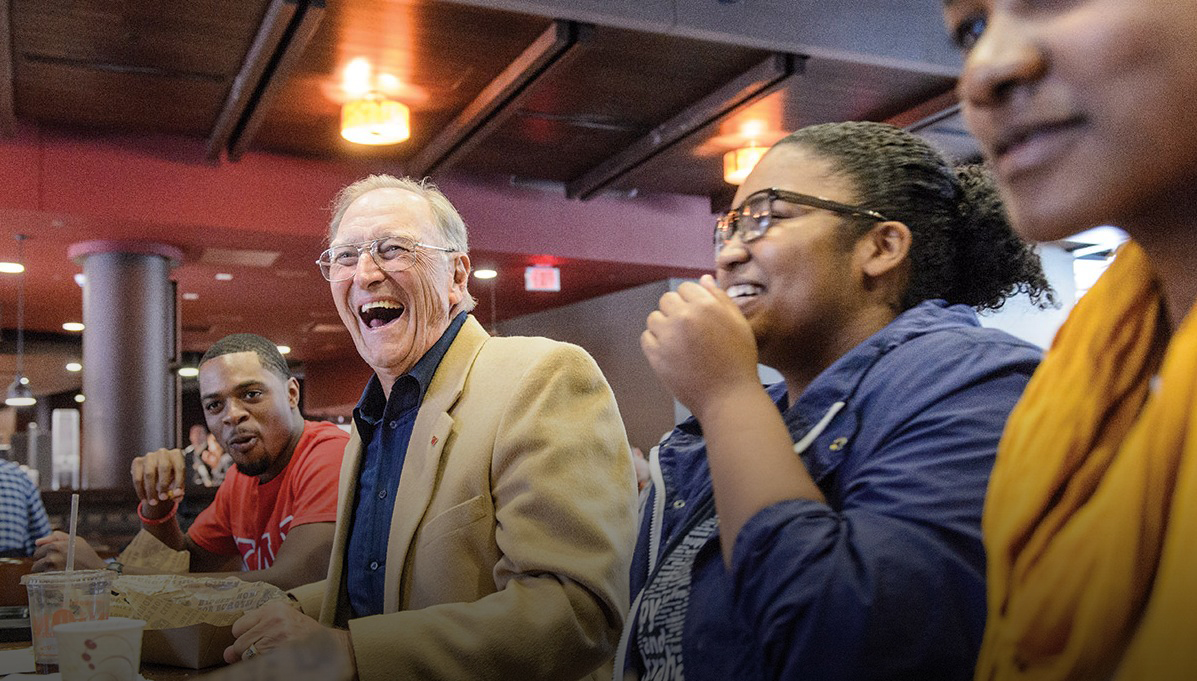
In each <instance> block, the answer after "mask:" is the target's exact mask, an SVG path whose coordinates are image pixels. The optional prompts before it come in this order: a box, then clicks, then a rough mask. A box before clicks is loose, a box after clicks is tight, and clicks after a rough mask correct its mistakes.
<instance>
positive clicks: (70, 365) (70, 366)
mask: <svg viewBox="0 0 1197 681" xmlns="http://www.w3.org/2000/svg"><path fill="white" fill-rule="evenodd" d="M66 370H67V371H70V372H72V373H74V372H78V371H83V365H82V364H80V363H78V362H67V365H66Z"/></svg>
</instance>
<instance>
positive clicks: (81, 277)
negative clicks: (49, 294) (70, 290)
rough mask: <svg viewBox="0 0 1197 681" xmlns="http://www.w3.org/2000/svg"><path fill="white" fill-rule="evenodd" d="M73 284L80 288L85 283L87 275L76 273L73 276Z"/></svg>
mask: <svg viewBox="0 0 1197 681" xmlns="http://www.w3.org/2000/svg"><path fill="white" fill-rule="evenodd" d="M75 283H76V284H78V285H79V287H80V288H82V287H83V285H84V284H86V283H87V275H85V274H83V273H82V272H78V273H76V274H75Z"/></svg>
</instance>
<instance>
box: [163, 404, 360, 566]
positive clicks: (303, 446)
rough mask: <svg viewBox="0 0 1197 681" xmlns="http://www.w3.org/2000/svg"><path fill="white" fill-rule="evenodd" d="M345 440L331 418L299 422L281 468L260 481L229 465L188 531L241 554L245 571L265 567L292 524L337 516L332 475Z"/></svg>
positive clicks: (220, 551) (215, 548)
mask: <svg viewBox="0 0 1197 681" xmlns="http://www.w3.org/2000/svg"><path fill="white" fill-rule="evenodd" d="M348 442H349V434H348V433H346V432H345V431H343V430H341V429H340V428H338V427H337V426H335V425H333V424H331V423H320V422H315V421H304V426H303V435H301V436H300V437H299V442H298V443H296V445H295V453H294V454H293V455H292V456H291V461H290V462H288V463H287V467H286V468H284V469H283V472H282V473H280V474H279V475H277V476H275V478H274V479H273V480H271V481H270V482H268V483H266V484H264V485H262V484H259V483H258V479H257V478H256V477H253V476H249V475H243V474H242V473H241V472H240V471H238V470H237V467H236V466H233V467H231V468H229V471H228V474H227V475H226V476H225V479H224V482H223V483H221V485H220V488H219V489H217V490H216V498H215V499H213V501H212V504H211V505H210V506H208V508H205V509H204V510H203V511H202V512H201V513H200V514H199V517H197V518H196V519H195V522H194V523H192V524H191V527H190V529H188V530H187V534H188V535H189V536H190V537H191V540H192V541H194V542H195V543H196V544H198V545H199V546H201V547H203V548H205V549H207V550H208V551H211V552H212V553H215V554H217V555H221V556H231V555H234V554H237V553H240V554H241V562H242V569H244V570H265V569H266V568H268V567H270V566H271V565H273V564H274V557H275V554H276V553H277V552H278V548H279V546H282V543H283V540H284V539H286V538H287V533H288V532H290V531H291V528H292V527H298V526H300V525H306V524H307V523H325V522H334V521H336V519H337V478H338V477H339V476H340V473H341V458H342V457H343V456H344V454H345V445H346V443H348Z"/></svg>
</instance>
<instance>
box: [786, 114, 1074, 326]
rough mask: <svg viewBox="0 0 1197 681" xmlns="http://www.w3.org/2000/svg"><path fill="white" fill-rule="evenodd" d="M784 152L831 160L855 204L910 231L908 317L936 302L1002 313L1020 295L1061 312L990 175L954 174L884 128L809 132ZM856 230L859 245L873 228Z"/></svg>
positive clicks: (910, 139)
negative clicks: (851, 191)
mask: <svg viewBox="0 0 1197 681" xmlns="http://www.w3.org/2000/svg"><path fill="white" fill-rule="evenodd" d="M778 144H779V145H780V144H798V145H801V146H802V147H804V148H806V149H807V150H809V151H811V152H812V153H814V154H816V155H818V156H820V157H822V158H825V159H827V160H828V161H830V162H831V163H832V165H833V166H834V168H835V172H836V173H837V174H838V175H840V176H842V177H844V178H846V179H847V180H848V181H849V182H851V183H852V185H853V187H854V188H855V193H856V203H857V204H858V205H861V206H865V207H867V208H869V209H871V210H875V211H877V212H879V213H881V214H882V215H885V216H886V217H888V218H890V219H891V220H897V221H900V222H902V223H904V224H905V225H906V226H907V227H909V228H910V232H911V237H912V238H911V246H910V256H909V257H910V277H909V281H908V283H907V288H906V291H905V292H904V293H903V295H902V297H901V309H902V310H907V309H909V308H911V307H914V306H915V305H918V304H919V303H920V302H922V301H924V300H930V299H933V298H942V299H944V300H946V301H947V302H949V303H963V304H965V305H969V306H971V307H973V308H975V309H978V310H985V309H997V308H999V307H1001V306H1002V304H1003V303H1004V302H1005V301H1006V299H1007V298H1009V297H1011V296H1013V295H1015V294H1018V293H1026V294H1027V295H1028V296H1029V297H1030V299H1031V301H1032V303H1034V304H1035V305H1037V306H1038V307H1040V308H1045V307H1050V306H1054V305H1055V304H1056V299H1055V292H1054V291H1053V290H1052V288H1051V285H1050V284H1048V282H1047V278H1046V277H1045V276H1044V274H1043V266H1042V264H1041V263H1040V261H1039V256H1038V254H1037V253H1036V252H1035V249H1034V247H1033V246H1032V245H1031V244H1028V243H1026V242H1024V241H1022V239H1020V238H1019V237H1018V235H1017V234H1015V232H1014V230H1013V229H1012V228H1011V227H1010V223H1009V221H1008V220H1007V218H1006V212H1005V209H1004V208H1003V206H1002V202H1001V199H1000V198H999V197H998V193H997V187H996V186H995V185H994V183H993V179H992V178H991V177H990V175H989V173H988V172H987V171H986V169H985V168H984V167H982V166H979V165H970V166H961V167H960V168H953V167H952V166H951V165H950V164H949V163H948V162H947V161H946V160H945V159H944V157H943V156H942V155H941V154H940V153H939V152H938V151H936V150H935V149H934V148H932V147H931V145H930V144H928V143H927V142H926V141H924V140H923V139H921V138H919V137H917V136H915V135H913V134H911V133H908V132H906V131H904V130H902V129H900V128H896V127H894V126H892V125H887V124H885V123H872V122H861V121H853V122H846V123H824V124H820V125H812V126H809V127H806V128H802V129H801V130H798V131H797V132H794V133H792V134H791V135H789V136H787V137H785V138H784V139H782V140H781V141H780V142H778ZM857 222H858V223H859V227H858V229H857V231H856V232H855V233H853V234H852V235H851V236H852V237H853V238H854V239H855V238H858V237H859V236H861V235H862V234H864V233H865V232H867V231H868V229H870V228H871V227H872V225H873V224H874V223H872V222H870V221H860V220H857Z"/></svg>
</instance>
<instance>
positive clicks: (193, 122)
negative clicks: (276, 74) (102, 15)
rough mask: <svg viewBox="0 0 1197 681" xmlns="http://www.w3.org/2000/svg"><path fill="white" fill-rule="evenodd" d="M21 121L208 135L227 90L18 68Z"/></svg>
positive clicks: (203, 83)
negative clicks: (27, 119) (23, 119)
mask: <svg viewBox="0 0 1197 681" xmlns="http://www.w3.org/2000/svg"><path fill="white" fill-rule="evenodd" d="M15 81H16V82H15V88H14V89H15V101H16V109H17V113H18V115H19V116H21V117H23V118H30V119H34V120H38V121H43V122H51V123H61V124H64V125H69V126H83V127H96V128H105V129H119V130H135V131H153V132H172V133H181V134H187V135H198V136H202V135H206V134H207V132H208V129H209V128H210V127H211V126H212V121H213V120H214V119H215V118H216V114H217V112H219V111H220V106H221V104H222V102H223V97H224V94H225V92H226V91H227V90H228V84H227V83H226V82H225V81H223V80H220V79H208V78H169V77H164V76H157V75H150V74H143V73H117V72H107V71H95V70H92V69H87V68H83V67H79V66H71V65H64V64H56V63H41V62H31V61H28V60H20V61H18V62H17V69H16V79H15Z"/></svg>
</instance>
